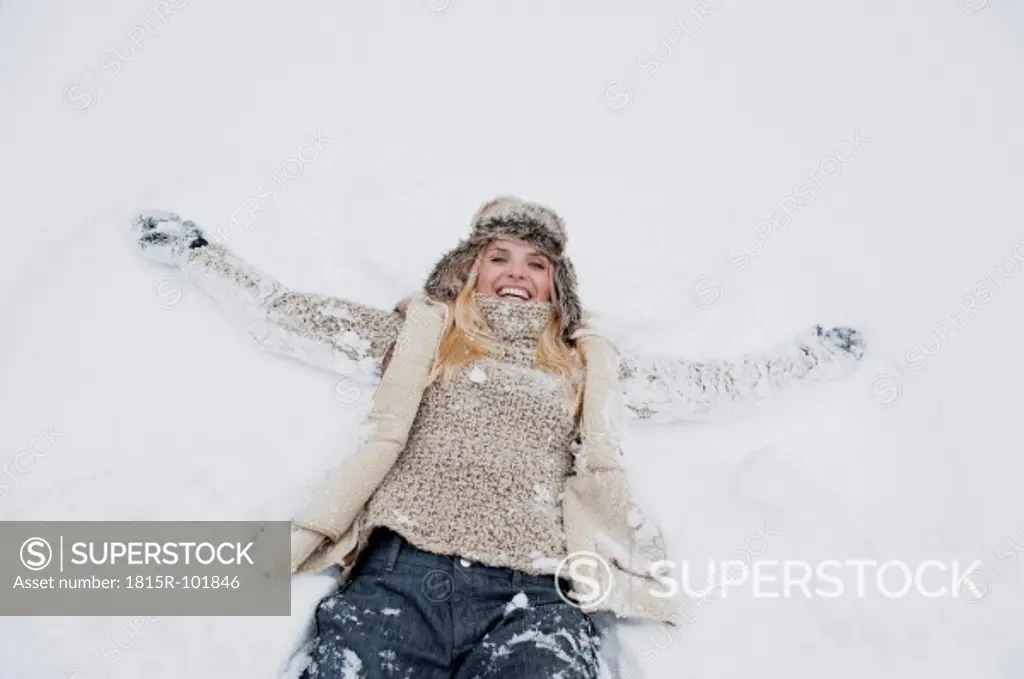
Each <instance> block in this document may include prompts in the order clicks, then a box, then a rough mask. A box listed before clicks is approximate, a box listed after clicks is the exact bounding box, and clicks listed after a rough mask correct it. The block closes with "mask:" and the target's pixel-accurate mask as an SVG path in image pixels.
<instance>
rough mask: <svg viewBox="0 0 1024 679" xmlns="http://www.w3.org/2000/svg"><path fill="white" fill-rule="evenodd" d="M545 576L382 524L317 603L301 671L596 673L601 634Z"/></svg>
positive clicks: (422, 677)
mask: <svg viewBox="0 0 1024 679" xmlns="http://www.w3.org/2000/svg"><path fill="white" fill-rule="evenodd" d="M556 582H558V583H559V584H560V586H561V587H562V588H563V590H562V591H565V590H564V588H565V587H567V586H568V583H567V582H566V581H565V580H564V579H563V580H561V581H556V580H555V578H554V577H553V576H551V575H548V576H536V575H529V574H527V573H523V572H521V571H518V570H513V569H509V568H496V567H492V566H485V565H483V564H480V563H470V562H467V561H464V560H462V559H460V558H459V557H458V556H445V555H441V554H433V553H430V552H426V551H423V550H421V549H418V548H417V547H414V546H412V545H410V544H409V543H408V542H406V540H405V539H404V538H402V537H401V536H400V535H398V534H397V533H395V532H393V531H391V530H389V529H387V528H381V527H378V528H376V529H374V531H373V534H372V535H371V536H370V542H369V544H368V545H367V547H366V549H364V550H363V552H362V553H361V554H360V555H359V560H358V561H357V563H356V564H355V567H354V569H353V571H352V573H351V575H350V577H349V579H348V580H347V581H346V582H345V584H343V585H342V586H341V587H340V588H339V589H338V590H337V591H336V592H334V593H332V594H331V595H329V596H327V597H325V598H324V599H322V600H321V601H320V603H319V604H318V605H317V609H316V638H315V639H314V641H313V647H312V650H311V656H312V658H311V661H310V664H309V666H308V667H307V668H306V669H305V671H304V672H303V674H302V679H343V678H344V679H351V678H354V677H366V678H369V679H375V678H377V677H395V678H401V679H442V678H445V679H447V678H448V677H458V678H459V679H470V678H471V677H495V678H496V677H507V678H509V679H511V678H513V677H514V678H516V679H521V678H522V677H530V678H538V679H539V678H541V677H555V676H557V677H561V678H562V679H596V677H597V675H598V656H599V645H600V635H599V633H598V631H597V629H596V628H595V626H594V624H593V622H592V621H591V619H590V617H589V616H588V615H587V614H586V613H584V612H583V611H581V610H579V609H578V608H577V607H575V606H572V605H570V604H568V603H566V602H565V601H563V599H562V598H561V597H560V596H559V592H558V590H557V589H556V586H558V585H556Z"/></svg>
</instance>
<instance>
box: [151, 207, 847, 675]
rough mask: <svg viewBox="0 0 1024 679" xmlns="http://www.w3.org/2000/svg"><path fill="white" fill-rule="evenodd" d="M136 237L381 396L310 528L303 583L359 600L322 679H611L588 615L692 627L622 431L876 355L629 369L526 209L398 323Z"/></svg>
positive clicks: (271, 338) (198, 235) (549, 233)
mask: <svg viewBox="0 0 1024 679" xmlns="http://www.w3.org/2000/svg"><path fill="white" fill-rule="evenodd" d="M133 228H134V230H135V234H136V238H137V240H138V244H139V245H140V246H141V248H142V250H143V252H145V253H146V254H147V255H149V256H150V257H152V258H153V259H155V260H157V261H160V262H164V263H167V264H173V265H177V266H180V267H181V268H182V269H183V270H184V271H185V272H186V273H187V274H188V276H189V277H190V278H191V279H192V280H193V281H195V282H196V283H197V284H198V285H199V286H200V287H201V288H203V289H204V290H205V291H206V292H207V293H209V294H210V295H211V296H213V297H214V298H215V299H216V300H217V301H218V302H220V303H222V304H224V305H225V306H228V307H229V308H232V309H236V310H239V311H241V312H243V313H244V314H245V315H246V316H247V317H248V320H249V322H250V326H249V327H250V333H251V334H252V335H253V336H254V337H255V338H256V339H257V341H259V342H260V343H261V344H262V345H263V346H265V347H267V348H270V349H273V350H275V351H278V352H281V353H284V354H287V355H290V356H293V357H296V358H299V359H301V360H304V361H307V362H309V363H312V364H314V365H317V366H319V367H322V368H326V369H328V370H332V371H334V372H338V373H341V374H345V375H353V374H355V373H361V374H362V375H363V376H365V377H366V378H368V379H369V381H371V382H374V383H377V382H379V384H378V386H377V387H376V391H375V394H374V399H373V405H372V407H371V410H370V414H369V415H368V416H367V423H366V424H367V425H368V426H367V427H366V428H365V432H366V433H365V434H364V435H363V438H362V440H361V441H360V445H359V447H358V448H357V450H356V451H355V453H353V454H352V455H350V456H348V457H346V458H345V459H344V460H342V462H341V463H340V464H339V467H338V469H337V470H336V471H335V473H334V474H333V475H332V476H331V477H330V478H329V479H328V480H327V481H326V482H325V483H324V484H323V485H322V486H321V488H319V489H318V490H317V492H316V493H315V495H314V497H313V498H312V499H311V501H310V502H309V503H308V504H307V505H306V507H305V508H303V510H302V511H301V512H299V513H298V514H297V515H296V516H295V517H294V519H293V521H292V524H293V532H292V564H291V566H292V572H293V573H297V572H311V571H319V570H321V569H325V568H328V567H332V566H337V567H338V573H339V579H340V581H341V583H342V584H341V587H340V588H339V589H338V590H337V591H335V592H334V593H332V594H331V595H329V596H327V597H326V598H324V599H323V600H322V601H321V602H320V603H319V605H318V606H317V610H316V637H315V639H314V641H313V643H312V647H311V651H310V654H311V661H310V663H309V665H308V667H306V669H305V671H304V673H303V677H304V678H307V679H321V678H323V679H335V678H340V677H349V676H366V677H383V676H403V677H478V676H481V677H482V676H488V677H540V676H560V677H564V678H565V679H569V678H575V677H578V678H588V679H589V678H593V677H596V676H597V673H598V667H599V653H598V651H599V648H598V647H599V645H600V637H599V634H598V632H597V630H596V629H595V626H594V622H593V619H592V614H594V613H596V612H598V611H602V612H612V613H615V614H617V615H619V616H624V617H632V618H639V619H647V620H656V621H662V622H666V623H670V624H679V621H680V618H679V615H678V612H677V607H676V603H675V602H674V601H673V599H670V598H665V597H664V596H663V593H664V592H665V591H666V590H665V589H664V587H663V585H662V583H661V582H660V581H659V580H658V579H657V578H656V577H655V574H654V573H652V572H651V569H650V565H651V564H652V563H653V562H654V561H657V560H660V559H665V558H667V555H666V551H665V546H664V541H663V539H662V536H661V532H660V530H659V529H658V528H657V527H656V526H654V525H652V523H651V522H650V521H648V520H647V519H646V518H645V517H644V515H643V514H642V512H640V510H639V508H638V507H637V506H636V504H635V503H634V501H633V498H632V497H631V495H630V492H629V486H628V483H627V481H626V478H625V473H624V470H623V468H622V460H621V456H622V451H621V448H620V444H619V435H618V432H619V430H618V427H619V426H620V421H621V419H622V418H621V417H620V415H623V414H624V415H627V416H631V418H632V419H634V420H638V421H659V422H669V421H676V420H682V419H698V418H701V417H703V416H705V415H707V414H708V413H710V412H712V411H713V410H716V409H719V408H722V407H723V406H730V407H732V406H735V405H738V404H742V403H750V402H753V401H757V400H759V399H761V398H763V397H765V396H768V395H770V394H771V393H774V392H777V391H778V390H779V389H780V388H782V387H784V386H785V385H787V384H790V383H793V382H795V381H798V380H804V379H807V378H815V379H829V378H836V377H840V376H843V375H847V374H849V373H850V372H852V370H853V369H854V367H855V365H856V362H857V361H858V360H859V359H860V358H861V356H862V354H863V349H864V344H863V341H862V339H861V337H860V335H859V333H857V332H856V331H854V330H851V329H849V328H833V329H831V330H828V331H823V329H822V328H821V326H813V327H812V328H811V329H809V330H808V331H806V332H804V333H802V334H801V335H800V336H798V337H797V338H795V339H794V340H792V341H790V342H788V343H786V344H785V345H784V346H783V347H781V348H780V349H779V350H777V351H775V352H772V353H769V354H766V355H763V356H749V357H743V358H741V359H739V360H736V361H708V362H692V361H688V360H684V359H679V358H666V357H659V358H654V357H646V358H645V357H640V356H635V355H629V354H621V355H620V353H619V352H618V351H617V349H616V348H615V347H614V346H613V345H612V344H611V343H610V342H609V341H608V340H607V339H606V338H604V337H602V336H601V335H600V334H598V333H597V332H596V330H594V329H593V327H592V322H591V319H589V318H586V317H584V313H583V309H582V306H581V304H580V301H579V298H578V297H577V290H576V287H577V286H576V277H575V273H574V270H573V267H572V264H571V262H570V260H569V259H568V257H567V256H566V254H565V245H566V239H567V236H566V231H565V225H564V224H563V222H562V220H561V219H560V217H559V216H558V215H557V214H555V213H554V212H553V211H551V210H550V209H548V208H545V207H543V206H540V205H537V204H535V203H529V202H524V201H521V200H519V199H517V198H513V197H504V196H503V197H498V198H496V199H494V200H491V201H489V202H487V203H486V204H484V205H483V206H482V207H481V208H480V209H479V210H478V211H477V213H476V215H475V216H474V218H473V222H472V231H471V234H470V236H469V237H468V238H466V239H464V240H462V241H461V242H460V243H459V244H458V246H457V247H456V248H455V249H453V250H452V251H450V252H449V253H448V254H446V255H445V256H444V257H442V258H441V260H440V261H439V262H438V263H437V265H436V266H435V267H434V270H433V272H431V274H430V276H429V277H428V278H427V280H426V283H425V285H424V288H423V291H422V293H419V294H417V295H416V296H414V297H412V298H410V299H409V300H406V301H404V302H402V303H400V304H399V305H398V306H397V307H396V308H395V309H394V310H393V311H384V310H380V309H375V308H372V307H368V306H364V305H361V304H357V303H355V302H350V301H346V300H343V299H339V298H335V297H328V296H324V295H315V294H305V293H298V292H293V291H291V290H288V289H287V288H285V287H284V286H282V285H281V284H280V283H279V282H277V281H275V280H274V279H272V278H270V277H269V276H266V275H264V274H262V273H261V272H259V271H258V270H256V269H255V268H253V267H252V266H250V265H249V264H247V263H246V262H244V261H243V260H241V259H240V258H238V257H237V256H235V255H233V254H232V253H231V252H229V251H228V250H227V249H225V248H224V247H221V246H220V245H217V244H214V243H209V242H208V241H207V240H206V238H204V236H203V233H202V231H201V230H200V229H199V228H198V227H197V226H196V225H195V224H194V223H193V222H191V221H186V222H182V221H181V219H180V218H179V217H178V216H177V215H175V214H172V213H168V212H157V211H153V212H146V213H143V214H141V215H139V216H138V217H137V218H136V220H135V222H134V225H133ZM569 555H573V556H572V558H573V559H576V558H583V559H584V560H583V561H582V562H581V563H579V564H576V563H572V562H570V561H569ZM579 555H584V556H583V557H580V556H579ZM587 555H589V556H587ZM587 559H589V562H588V561H587ZM595 560H599V561H595ZM594 565H597V566H598V567H596V568H594V567H593V566H594ZM584 566H586V567H584Z"/></svg>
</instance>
